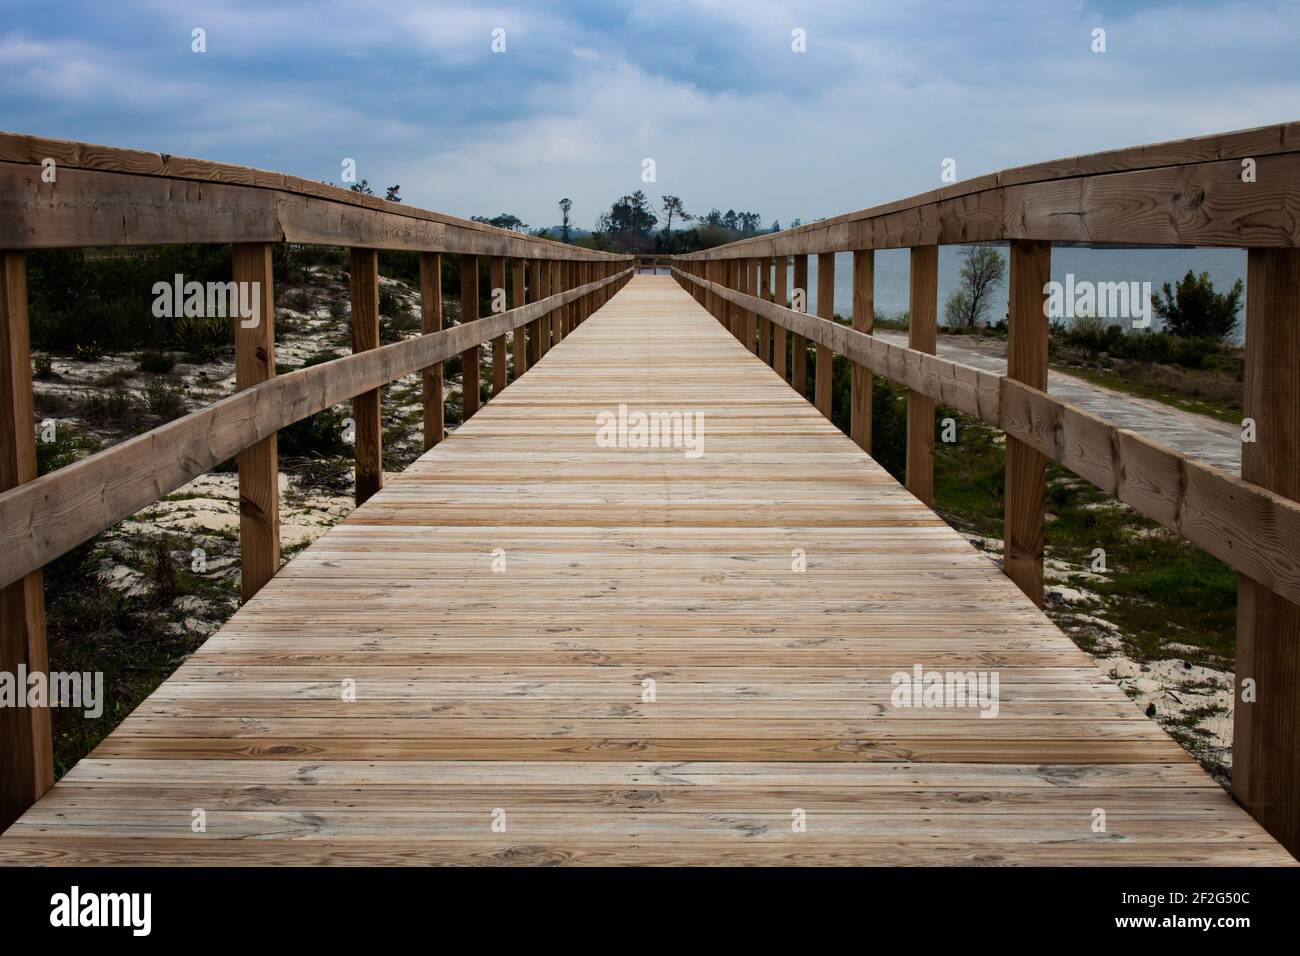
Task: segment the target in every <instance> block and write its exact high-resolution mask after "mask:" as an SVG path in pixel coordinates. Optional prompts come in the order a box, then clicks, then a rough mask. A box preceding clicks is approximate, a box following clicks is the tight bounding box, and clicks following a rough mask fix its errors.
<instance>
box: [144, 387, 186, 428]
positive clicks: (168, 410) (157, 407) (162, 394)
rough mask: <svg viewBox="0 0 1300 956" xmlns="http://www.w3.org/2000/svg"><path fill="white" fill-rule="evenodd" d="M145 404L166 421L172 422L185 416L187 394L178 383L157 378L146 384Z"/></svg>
mask: <svg viewBox="0 0 1300 956" xmlns="http://www.w3.org/2000/svg"><path fill="white" fill-rule="evenodd" d="M144 404H145V407H146V408H148V409H149V411H150V412H152V413H153V414H155V415H157V416H158V417H160V418H162V419H163V420H164V421H171V420H172V419H174V418H180V417H181V416H182V415H184V414H185V393H184V390H183V389H182V388H181V386H180V385H179V384H177V383H176V382H169V381H166V380H164V379H157V378H156V379H153V380H151V381H149V382H147V383H145V386H144Z"/></svg>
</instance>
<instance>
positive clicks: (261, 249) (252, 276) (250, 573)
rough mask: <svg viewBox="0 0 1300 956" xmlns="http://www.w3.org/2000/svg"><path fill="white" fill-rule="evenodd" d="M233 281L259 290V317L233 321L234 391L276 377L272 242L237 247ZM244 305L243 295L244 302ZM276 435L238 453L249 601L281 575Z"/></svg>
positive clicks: (243, 580) (243, 579)
mask: <svg viewBox="0 0 1300 956" xmlns="http://www.w3.org/2000/svg"><path fill="white" fill-rule="evenodd" d="M230 262H231V268H232V272H233V278H234V281H235V282H237V283H240V284H241V285H242V284H244V283H247V284H249V285H250V286H252V287H253V288H256V289H257V290H258V292H257V297H256V301H257V303H258V310H257V314H256V316H254V317H253V318H248V317H245V316H236V317H235V318H233V319H232V320H231V323H232V325H233V326H234V330H235V331H234V336H235V390H236V391H243V390H244V389H246V388H251V387H252V386H254V385H260V384H261V383H262V382H266V381H269V380H270V379H271V378H273V377H274V376H275V286H274V277H273V276H272V272H271V246H270V244H269V243H236V244H235V245H234V246H233V247H232V248H231V253H230ZM240 298H241V301H242V300H243V296H241V297H240ZM276 444H277V442H276V436H275V435H268V436H267V437H266V438H263V439H262V440H261V441H259V442H257V443H256V444H255V445H252V446H250V447H249V448H246V449H245V450H244V451H242V452H240V453H239V569H240V578H239V589H240V595H241V596H242V598H243V600H245V601H247V600H248V599H249V598H251V597H252V596H253V595H254V594H256V593H257V592H258V591H259V590H261V588H262V586H263V585H264V584H266V582H267V581H269V580H271V577H272V576H273V575H274V574H275V573H276V572H277V571H278V570H280V469H279V465H278V458H277V449H276Z"/></svg>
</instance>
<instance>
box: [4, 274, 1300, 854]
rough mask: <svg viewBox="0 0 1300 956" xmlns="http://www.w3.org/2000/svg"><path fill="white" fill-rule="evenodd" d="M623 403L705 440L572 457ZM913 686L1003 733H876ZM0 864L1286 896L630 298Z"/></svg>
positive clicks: (1239, 822) (248, 613)
mask: <svg viewBox="0 0 1300 956" xmlns="http://www.w3.org/2000/svg"><path fill="white" fill-rule="evenodd" d="M484 321H485V322H491V321H492V319H485V320H484ZM846 331H847V330H846ZM596 370H599V374H596V373H595V372H596ZM620 403H625V404H627V405H628V406H629V407H630V408H631V409H635V410H644V411H651V410H670V409H677V410H682V411H685V410H690V411H692V412H699V413H701V414H703V415H704V421H705V423H706V426H705V438H704V447H703V454H701V455H699V456H698V457H688V456H687V455H686V454H685V450H684V449H683V448H681V447H660V448H634V447H601V445H600V444H599V443H598V442H597V440H596V436H597V432H596V429H597V416H598V415H599V414H600V413H601V412H602V411H610V410H614V409H616V408H617V406H618V405H619V404H620ZM810 476H814V477H811V478H810ZM795 549H801V550H802V551H803V557H804V559H805V560H806V562H807V563H806V569H805V570H803V571H799V570H797V569H796V566H797V565H796V564H795V563H792V562H794V561H795V554H794V553H793V552H794V551H795ZM497 556H499V557H501V558H502V559H503V560H504V564H502V565H499V566H498V567H499V568H500V570H494V567H493V562H494V558H496V557H497ZM914 665H920V666H922V667H924V668H930V669H935V670H938V671H941V672H947V671H952V670H956V669H959V668H960V669H962V670H983V671H989V670H996V672H997V673H998V674H999V676H1000V691H999V707H1000V713H999V716H998V717H997V718H995V719H983V718H980V717H979V716H978V711H977V710H976V709H974V708H962V707H931V708H901V707H896V706H894V701H893V700H892V691H893V689H894V683H893V681H892V676H893V674H894V673H895V672H897V671H899V670H902V671H904V672H911V669H912V667H913V666H914ZM349 680H350V681H354V682H355V683H354V684H353V685H351V686H353V687H354V688H355V690H356V695H355V700H350V699H347V697H346V695H345V694H343V693H342V691H343V689H344V687H345V686H347V685H345V681H349ZM651 680H652V681H653V682H654V684H653V688H654V694H653V696H652V698H650V697H648V696H647V692H648V690H649V689H650V686H651V685H649V684H648V683H647V682H648V681H651ZM1099 805H1101V806H1105V807H1106V808H1107V822H1108V832H1107V833H1106V834H1095V833H1093V832H1092V829H1091V824H1092V808H1093V807H1095V806H1099ZM194 807H204V808H206V809H207V832H206V833H203V834H194V833H192V832H191V831H190V820H191V816H190V813H191V810H192V808H194ZM493 808H501V809H502V810H504V811H505V814H506V819H507V821H508V825H507V827H506V830H505V831H504V832H494V831H493V829H492V826H491V824H492V815H491V814H492V809H493ZM795 810H802V811H804V814H805V815H806V821H807V826H806V828H805V829H803V830H802V831H797V830H796V829H793V828H792V827H791V823H792V820H793V819H794V818H795V817H794V815H793V811H795ZM0 862H4V863H13V864H24V863H41V864H51V865H57V864H71V863H82V864H85V863H99V864H132V863H136V864H138V863H150V864H155V865H166V864H186V863H189V864H195V863H200V864H201V863H210V864H214V865H224V864H236V863H243V864H246V865H247V864H252V863H256V864H259V865H261V864H266V865H274V864H298V865H302V864H349V863H351V864H361V863H366V862H370V863H406V864H415V863H425V864H428V863H437V864H455V863H461V864H465V863H519V864H541V863H549V864H570V865H584V864H586V865H592V864H607V865H608V864H616V863H620V864H637V863H639V864H674V863H676V864H682V863H704V864H717V863H731V864H784V865H798V864H803V865H813V864H816V865H829V864H841V865H843V864H851V863H857V864H891V863H892V864H899V863H903V864H945V863H946V864H967V863H973V862H983V863H989V862H998V863H1005V864H1039V865H1041V864H1056V865H1107V864H1110V865H1119V864H1122V865H1139V864H1147V865H1155V864H1186V865H1191V864H1201V865H1205V864H1216V863H1217V864H1229V863H1232V864H1247V863H1259V864H1270V863H1271V864H1283V863H1287V862H1290V859H1289V857H1287V855H1286V854H1285V853H1284V852H1283V851H1282V850H1281V849H1280V848H1279V847H1278V846H1277V844H1276V843H1275V842H1274V841H1273V840H1272V839H1271V838H1269V837H1268V836H1267V835H1266V834H1265V833H1264V832H1263V831H1262V830H1261V829H1260V828H1259V827H1258V826H1257V825H1256V824H1255V823H1254V822H1253V821H1252V820H1250V818H1249V817H1248V816H1247V815H1246V814H1245V813H1244V812H1243V811H1242V810H1241V809H1240V808H1239V807H1237V806H1236V805H1235V804H1233V802H1232V801H1231V800H1230V799H1229V798H1228V796H1227V795H1226V794H1225V793H1224V792H1223V791H1222V790H1221V789H1219V788H1218V787H1216V786H1215V785H1214V784H1213V783H1212V782H1211V781H1210V779H1209V778H1208V777H1207V776H1206V775H1205V774H1204V773H1203V772H1202V771H1201V770H1200V769H1199V767H1198V766H1197V765H1196V764H1195V762H1194V761H1192V760H1191V759H1190V758H1189V757H1187V755H1186V754H1185V753H1184V752H1183V751H1182V749H1181V748H1179V747H1178V746H1177V744H1175V743H1174V742H1173V741H1172V740H1170V739H1169V738H1168V737H1167V736H1166V735H1165V733H1164V732H1163V731H1162V730H1160V728H1159V727H1158V726H1157V725H1156V724H1154V723H1153V722H1151V721H1148V720H1146V719H1145V718H1144V717H1143V716H1142V714H1141V713H1140V712H1139V711H1138V710H1137V709H1136V708H1135V706H1134V705H1133V704H1132V703H1131V702H1130V701H1128V700H1127V699H1126V698H1125V696H1124V694H1123V693H1122V692H1121V691H1120V690H1119V689H1118V688H1117V687H1115V686H1114V685H1113V684H1111V683H1110V682H1109V681H1107V680H1106V679H1105V678H1104V677H1103V676H1102V675H1101V674H1100V673H1099V672H1098V671H1097V670H1096V668H1095V667H1094V666H1093V665H1092V664H1091V662H1090V661H1089V659H1088V658H1087V657H1086V656H1085V655H1084V654H1083V653H1082V652H1081V651H1079V650H1078V649H1077V648H1076V647H1075V646H1074V645H1073V644H1072V643H1071V642H1070V641H1069V640H1068V639H1067V638H1066V637H1065V636H1064V635H1062V634H1061V633H1060V632H1059V631H1058V630H1057V629H1056V628H1055V627H1054V626H1053V625H1052V624H1051V623H1050V622H1049V621H1048V620H1047V619H1046V618H1045V617H1044V616H1043V614H1042V613H1041V612H1040V611H1039V610H1038V609H1037V608H1035V607H1034V606H1033V605H1032V604H1031V603H1030V602H1029V601H1028V600H1026V599H1025V597H1024V596H1023V595H1022V594H1021V593H1020V592H1019V590H1018V589H1017V588H1016V587H1015V586H1014V584H1012V583H1011V582H1010V581H1008V580H1007V579H1006V578H1005V577H1003V576H1002V575H1001V574H1000V573H999V572H998V571H997V569H996V567H995V566H994V565H993V564H992V563H991V562H989V561H988V560H987V559H986V558H984V557H983V556H981V555H980V554H978V553H977V552H975V551H974V550H973V549H972V548H971V546H970V545H969V544H968V543H967V542H966V541H965V540H964V539H963V538H962V537H961V536H960V535H959V534H957V533H956V532H954V531H952V530H951V529H949V528H948V527H947V526H946V525H945V524H944V523H943V522H942V521H941V520H940V519H939V518H938V517H937V516H936V515H934V514H933V512H931V511H929V510H928V509H927V508H925V507H923V506H922V505H921V504H920V503H919V502H917V500H916V499H915V498H914V497H912V496H911V495H909V494H907V493H906V492H905V491H904V490H903V489H902V488H901V487H900V486H899V485H898V484H897V483H896V482H895V481H894V480H893V479H892V478H890V477H889V475H888V474H887V473H886V472H885V471H884V470H883V469H881V468H880V467H879V466H877V465H876V464H875V463H874V462H873V461H871V459H870V458H868V457H867V456H866V455H865V454H864V453H863V452H862V451H861V449H860V448H858V447H857V446H856V445H855V444H854V443H853V442H851V441H850V440H849V439H848V438H847V437H846V436H844V435H842V434H841V433H839V432H838V430H836V429H835V428H834V427H833V426H832V425H831V424H830V423H829V422H827V421H826V420H825V418H824V417H823V416H822V415H820V414H819V413H818V412H817V411H816V410H815V409H814V408H813V407H812V406H811V405H810V404H809V403H808V402H807V401H805V400H804V399H802V398H800V397H799V396H796V395H794V394H792V393H791V391H790V390H789V389H788V388H785V387H784V386H783V385H782V382H781V380H780V379H779V378H778V377H777V376H775V375H773V374H772V371H771V370H770V369H768V368H767V367H766V366H765V365H764V364H763V363H762V362H761V361H759V359H758V358H757V357H756V356H754V355H752V353H750V352H748V351H747V350H746V349H745V348H744V347H743V346H742V345H741V344H740V343H738V342H737V341H736V340H735V339H734V338H733V337H732V336H731V335H729V334H728V333H727V332H726V331H725V330H724V329H722V328H720V327H719V325H718V324H717V323H716V322H714V321H713V320H711V319H710V318H709V317H708V316H707V315H706V313H705V312H704V310H703V309H701V308H700V307H699V306H698V304H697V303H696V302H695V301H693V300H692V298H691V297H690V296H689V295H687V294H686V292H685V291H683V290H682V289H681V288H679V287H677V286H676V285H675V283H674V281H673V280H672V279H671V278H669V277H655V276H639V277H637V278H636V279H635V280H633V281H632V282H631V283H630V284H629V285H627V286H626V287H625V288H624V289H623V290H622V292H621V293H620V294H619V295H618V296H616V297H615V298H613V299H612V300H611V301H610V302H608V303H607V304H606V305H605V307H604V308H602V309H600V310H599V311H598V312H597V313H595V314H594V315H593V316H592V317H591V318H590V319H589V320H588V321H587V322H585V323H583V324H581V325H580V326H579V327H578V328H577V329H576V330H575V331H574V332H573V334H572V336H571V341H569V342H566V343H565V344H564V347H563V348H561V349H557V350H554V351H553V352H552V353H551V354H550V355H548V356H547V358H546V359H545V360H544V361H542V362H541V363H539V364H538V365H537V367H536V368H534V369H533V371H532V373H531V374H529V375H528V376H526V377H525V378H523V379H520V380H519V382H517V383H515V384H513V385H512V386H511V387H510V388H509V389H507V390H506V391H505V392H504V393H502V394H501V395H500V396H499V397H498V398H496V399H495V400H494V401H492V402H491V403H490V404H489V405H488V406H487V407H485V408H484V409H482V410H481V411H480V413H479V414H478V415H476V416H475V417H474V419H473V420H472V421H469V422H467V423H466V424H465V425H463V426H462V427H461V428H459V429H457V430H456V431H455V432H454V433H453V434H451V435H450V436H449V437H448V438H447V439H446V440H445V441H443V442H442V443H440V444H439V445H438V446H437V447H435V448H434V449H433V450H431V451H430V452H429V453H427V454H426V455H425V456H424V457H422V458H421V459H420V460H419V461H418V462H417V463H415V464H414V465H413V466H412V467H411V468H409V469H408V470H407V471H406V472H404V473H403V474H402V475H401V476H400V477H398V478H397V479H396V480H394V481H392V482H391V483H390V484H389V485H388V486H387V487H386V488H384V489H383V490H382V491H381V492H380V493H379V494H377V495H375V496H374V497H373V498H372V499H371V500H370V501H368V502H367V503H366V504H365V505H363V506H361V507H360V508H358V509H357V511H356V512H354V513H353V514H352V515H351V516H350V517H349V518H348V519H347V520H346V521H344V522H343V523H341V524H339V525H337V526H336V527H334V528H333V529H331V530H330V531H329V532H328V533H326V534H325V535H324V536H323V537H321V538H320V539H318V540H317V541H316V542H315V543H314V544H313V545H312V546H311V547H309V548H307V549H306V550H305V551H303V552H302V553H300V554H299V555H297V556H296V557H295V558H294V560H293V561H291V562H290V563H289V564H288V565H286V567H285V568H284V569H283V571H282V572H281V573H280V574H279V575H277V576H276V577H275V578H274V579H272V581H271V582H270V583H269V584H268V585H267V586H266V587H265V588H263V589H262V591H261V592H259V594H258V595H257V596H256V597H255V598H254V599H253V600H252V601H251V602H249V603H248V604H247V605H245V606H244V607H243V608H241V609H240V610H239V611H238V612H237V613H236V614H235V615H234V616H233V617H232V618H231V619H230V621H229V622H227V624H226V625H225V626H224V627H223V628H222V629H221V630H220V631H219V632H218V633H217V634H215V635H214V636H213V637H212V638H210V639H209V641H208V642H207V643H205V645H204V646H203V647H202V648H200V649H199V651H198V652H197V653H196V654H194V655H193V656H192V657H191V658H190V659H189V660H187V661H186V662H185V663H184V664H183V665H182V666H181V667H180V668H179V669H178V670H177V672H176V674H175V675H173V677H172V678H171V679H169V680H168V681H167V682H165V683H164V684H163V685H162V686H161V687H160V688H159V689H158V690H157V691H156V692H155V693H154V694H153V695H151V697H150V698H149V699H148V700H147V701H146V702H145V703H144V704H143V705H142V706H141V707H140V708H139V709H138V710H137V711H136V712H135V713H134V714H132V715H131V716H130V717H129V718H128V719H127V720H126V721H125V722H123V724H122V725H121V726H120V727H118V729H117V730H116V731H115V732H114V733H113V734H112V735H110V736H109V737H108V738H107V739H106V740H105V741H104V743H103V745H102V746H101V747H100V748H99V749H98V750H97V751H96V753H95V755H94V756H93V757H91V758H88V759H87V760H83V761H82V762H81V763H79V764H78V765H77V766H76V767H74V768H73V769H72V771H71V772H70V773H69V774H68V775H67V776H66V777H65V778H64V779H63V780H61V781H60V783H59V784H58V785H56V786H55V787H54V789H53V790H51V791H50V793H49V794H47V795H46V797H45V798H44V799H43V800H42V801H40V802H39V803H37V804H36V806H34V807H33V808H32V809H31V810H29V811H28V812H27V813H26V814H25V815H24V816H23V817H22V818H21V819H20V820H19V821H18V822H17V823H16V824H15V825H14V826H13V827H11V828H10V830H9V831H8V832H7V833H5V834H4V835H3V836H0Z"/></svg>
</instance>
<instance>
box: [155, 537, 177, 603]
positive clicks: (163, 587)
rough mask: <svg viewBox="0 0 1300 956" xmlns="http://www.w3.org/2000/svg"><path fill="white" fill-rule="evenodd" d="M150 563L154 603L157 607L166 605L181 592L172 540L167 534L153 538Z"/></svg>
mask: <svg viewBox="0 0 1300 956" xmlns="http://www.w3.org/2000/svg"><path fill="white" fill-rule="evenodd" d="M150 565H151V567H150V572H151V573H150V577H151V579H152V584H153V598H154V603H155V604H157V606H158V607H166V606H167V605H169V604H171V603H172V601H174V600H176V598H177V597H179V596H180V593H181V587H180V576H179V575H178V573H177V568H176V559H175V558H174V557H172V542H171V539H170V538H169V537H168V536H167V535H165V534H163V535H159V536H158V537H157V538H155V539H154V543H153V555H152V560H151V561H150Z"/></svg>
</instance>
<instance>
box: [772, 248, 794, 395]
mask: <svg viewBox="0 0 1300 956" xmlns="http://www.w3.org/2000/svg"><path fill="white" fill-rule="evenodd" d="M789 282H790V273H789V263H788V262H787V261H786V257H785V256H784V255H779V256H777V257H776V261H775V263H774V264H773V272H772V299H773V300H774V301H775V302H776V304H777V305H779V306H780V307H781V308H783V309H784V308H786V306H787V304H788V303H789V301H790V293H789V290H788V289H787V286H788V285H789ZM789 351H790V347H789V344H788V343H787V341H786V330H785V326H784V325H778V326H776V327H775V328H774V329H772V368H773V369H775V370H776V374H777V375H779V376H781V378H785V377H786V356H787V355H788V354H789Z"/></svg>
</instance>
